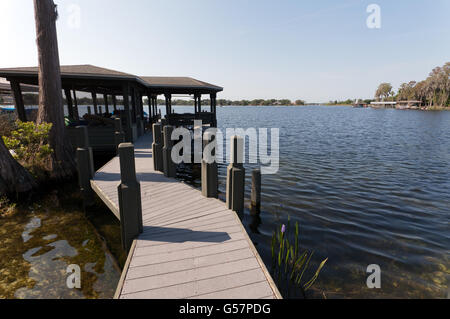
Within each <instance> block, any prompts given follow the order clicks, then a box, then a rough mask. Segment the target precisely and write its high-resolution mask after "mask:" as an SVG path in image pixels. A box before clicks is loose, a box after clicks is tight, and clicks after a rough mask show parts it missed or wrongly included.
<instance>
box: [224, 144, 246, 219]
mask: <svg viewBox="0 0 450 319" xmlns="http://www.w3.org/2000/svg"><path fill="white" fill-rule="evenodd" d="M230 162H231V163H230V165H229V166H228V168H227V186H226V187H227V190H226V192H227V194H226V205H227V207H228V209H231V210H233V211H235V212H237V213H239V214H242V213H243V212H244V186H245V169H244V165H243V163H244V139H243V138H242V137H240V136H233V137H232V138H231V158H230Z"/></svg>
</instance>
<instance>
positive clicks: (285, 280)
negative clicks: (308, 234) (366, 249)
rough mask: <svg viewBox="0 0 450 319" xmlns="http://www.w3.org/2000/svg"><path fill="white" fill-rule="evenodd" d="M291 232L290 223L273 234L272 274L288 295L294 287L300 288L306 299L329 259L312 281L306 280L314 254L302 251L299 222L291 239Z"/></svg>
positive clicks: (319, 267)
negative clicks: (307, 293)
mask: <svg viewBox="0 0 450 319" xmlns="http://www.w3.org/2000/svg"><path fill="white" fill-rule="evenodd" d="M290 232H291V230H290V229H289V222H288V226H287V227H286V226H285V225H282V226H281V227H279V228H278V229H277V230H276V231H275V232H274V233H273V236H272V245H271V250H272V274H273V275H274V279H275V280H276V281H277V284H278V286H279V287H283V288H285V289H284V290H285V291H287V293H288V294H289V292H290V288H292V287H294V288H299V289H300V290H301V292H302V294H303V296H304V297H306V291H307V290H308V289H309V288H311V287H312V286H313V285H314V283H315V281H316V280H317V278H318V277H319V274H320V271H321V270H322V268H323V267H324V266H325V263H326V262H327V260H328V258H327V259H325V260H323V261H322V262H321V263H320V265H319V266H318V267H317V269H316V272H315V273H314V275H313V276H312V277H311V278H310V279H308V280H305V278H304V277H305V273H306V272H307V270H308V268H309V266H310V261H311V258H312V256H313V252H310V251H308V250H304V251H303V252H301V251H300V247H299V227H298V222H297V223H296V224H295V229H294V234H293V236H291V238H289V235H290ZM290 240H293V241H294V243H293V244H291V242H290ZM280 290H281V289H280ZM287 297H289V296H287Z"/></svg>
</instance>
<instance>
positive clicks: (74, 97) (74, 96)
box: [73, 89, 80, 121]
mask: <svg viewBox="0 0 450 319" xmlns="http://www.w3.org/2000/svg"><path fill="white" fill-rule="evenodd" d="M73 102H74V109H73V113H74V115H75V120H76V121H79V120H80V113H79V111H78V100H77V91H76V90H75V89H73Z"/></svg>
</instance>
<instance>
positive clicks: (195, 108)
mask: <svg viewBox="0 0 450 319" xmlns="http://www.w3.org/2000/svg"><path fill="white" fill-rule="evenodd" d="M194 113H195V115H197V113H198V110H197V94H194Z"/></svg>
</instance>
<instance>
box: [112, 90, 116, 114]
mask: <svg viewBox="0 0 450 319" xmlns="http://www.w3.org/2000/svg"><path fill="white" fill-rule="evenodd" d="M112 102H113V108H114V112H117V98H116V95H115V94H114V95H113V96H112Z"/></svg>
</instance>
